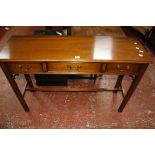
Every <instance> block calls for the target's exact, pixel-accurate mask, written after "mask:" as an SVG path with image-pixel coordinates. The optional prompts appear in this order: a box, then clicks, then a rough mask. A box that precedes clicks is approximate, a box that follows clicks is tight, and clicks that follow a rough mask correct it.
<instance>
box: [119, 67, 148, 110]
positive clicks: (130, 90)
mask: <svg viewBox="0 0 155 155" xmlns="http://www.w3.org/2000/svg"><path fill="white" fill-rule="evenodd" d="M147 67H148V64H143V65H141V66H140V69H139V72H138V74H137V75H136V76H135V79H134V80H133V82H132V83H131V86H130V88H129V90H128V91H127V93H126V95H125V97H124V99H123V101H122V103H121V105H120V107H119V108H118V112H122V111H123V109H124V108H125V106H126V104H127V103H128V100H129V99H130V97H131V95H132V94H133V92H134V90H135V89H136V87H137V85H138V84H139V82H140V80H141V78H142V76H143V74H144V72H145V70H146V68H147Z"/></svg>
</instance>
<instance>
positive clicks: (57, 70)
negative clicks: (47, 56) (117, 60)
mask: <svg viewBox="0 0 155 155" xmlns="http://www.w3.org/2000/svg"><path fill="white" fill-rule="evenodd" d="M103 66H104V65H101V63H95V62H94V63H89V62H87V63H81V62H80V63H79V62H51V63H48V64H47V68H48V72H51V73H53V74H65V73H66V74H74V73H76V74H88V73H92V74H95V73H96V74H97V73H100V72H101V70H102V72H103V71H104V69H105V67H103Z"/></svg>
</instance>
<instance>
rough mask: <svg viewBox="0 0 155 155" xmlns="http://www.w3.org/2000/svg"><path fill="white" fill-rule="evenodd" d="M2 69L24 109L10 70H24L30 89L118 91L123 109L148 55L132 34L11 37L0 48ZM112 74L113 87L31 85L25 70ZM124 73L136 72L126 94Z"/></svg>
mask: <svg viewBox="0 0 155 155" xmlns="http://www.w3.org/2000/svg"><path fill="white" fill-rule="evenodd" d="M0 62H1V66H2V69H3V71H4V73H5V75H6V77H7V79H8V80H9V82H10V85H11V86H12V88H13V90H14V91H15V93H16V95H17V97H18V99H19V100H20V103H21V104H22V106H23V107H24V109H25V111H28V110H29V109H28V107H27V105H26V103H25V100H24V98H23V96H22V95H21V93H20V91H19V89H18V87H17V84H16V83H15V80H14V79H13V76H12V74H26V75H25V77H26V80H27V82H28V85H29V88H26V90H31V91H114V92H116V91H121V92H122V95H123V96H124V99H123V101H122V103H121V105H120V107H119V109H118V111H119V112H122V111H123V109H124V107H125V105H126V104H127V102H128V100H129V99H130V97H131V95H132V93H133V92H134V90H135V88H136V86H137V85H138V83H139V81H140V79H141V77H142V75H143V73H144V71H145V70H146V68H147V66H148V64H149V63H151V62H152V61H151V57H150V55H149V54H148V52H147V51H146V49H145V48H144V47H143V46H142V45H141V44H140V43H139V42H138V41H137V40H135V39H132V38H112V37H103V36H98V37H71V36H69V37H62V36H61V37H59V36H35V37H34V36H27V37H21V36H20V37H13V38H12V39H10V41H9V42H8V43H7V44H6V45H5V46H4V47H3V48H2V49H1V50H0ZM39 73H42V74H92V75H94V74H95V75H97V74H98V75H102V74H113V75H120V76H119V77H118V80H117V82H116V85H115V88H114V89H107V88H60V87H59V88H56V87H52V88H49V87H40V88H36V87H33V84H32V81H31V78H30V76H29V75H28V74H39ZM124 75H132V76H135V78H134V80H133V82H132V84H131V87H130V88H129V90H128V92H127V94H126V95H124V93H123V89H122V85H121V83H122V80H123V77H122V76H124Z"/></svg>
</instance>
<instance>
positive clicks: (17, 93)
mask: <svg viewBox="0 0 155 155" xmlns="http://www.w3.org/2000/svg"><path fill="white" fill-rule="evenodd" d="M1 67H2V70H3V72H4V74H5V76H6V78H7V79H8V81H9V83H10V85H11V87H12V89H13V90H14V92H15V94H16V96H17V98H18V100H19V101H20V103H21V105H22V107H23V108H24V110H25V111H26V112H28V111H29V107H28V106H27V104H26V102H25V100H24V97H23V96H22V94H21V92H20V90H19V88H18V86H17V84H16V81H15V80H14V79H13V77H12V76H11V74H9V71H8V69H7V67H6V65H5V64H4V63H1Z"/></svg>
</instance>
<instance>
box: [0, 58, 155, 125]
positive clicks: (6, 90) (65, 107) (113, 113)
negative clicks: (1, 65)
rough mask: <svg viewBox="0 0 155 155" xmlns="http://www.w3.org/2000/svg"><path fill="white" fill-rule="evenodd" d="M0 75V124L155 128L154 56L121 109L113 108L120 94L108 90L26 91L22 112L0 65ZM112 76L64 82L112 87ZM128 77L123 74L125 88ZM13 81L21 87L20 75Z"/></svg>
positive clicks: (21, 78) (117, 104)
mask: <svg viewBox="0 0 155 155" xmlns="http://www.w3.org/2000/svg"><path fill="white" fill-rule="evenodd" d="M0 75H1V76H0V86H1V88H0V128H155V78H154V77H155V57H154V58H153V64H151V65H150V66H149V67H148V69H147V71H146V72H145V74H144V76H143V78H142V80H141V82H140V84H139V86H138V87H137V89H136V91H135V93H134V94H133V96H132V97H131V99H130V101H129V103H128V105H127V106H126V108H125V109H124V111H123V112H122V113H118V112H117V108H118V106H119V104H120V102H121V100H122V96H121V94H120V93H118V94H113V93H112V92H98V93H93V92H91V93H90V92H85V93H81V92H78V93H77V92H76V93H75V92H27V93H26V95H25V99H26V101H27V104H28V106H29V107H30V112H29V113H26V112H24V111H23V109H22V107H21V105H20V104H19V101H18V100H17V98H16V96H15V94H14V92H13V91H12V89H11V87H10V85H9V83H8V81H7V80H6V78H5V76H4V74H3V72H2V70H1V69H0ZM32 78H33V77H32ZM116 78H117V77H116V76H103V77H102V79H98V80H97V81H96V83H95V85H94V83H93V80H88V79H80V80H76V79H71V80H69V82H68V85H69V86H73V85H74V86H77V87H82V86H96V87H101V86H104V87H113V86H114V84H115V82H116ZM33 81H34V78H33ZM130 81H131V79H130V78H129V77H128V76H127V77H125V81H124V82H123V86H124V87H125V89H127V88H128V86H129V84H130ZM17 82H18V83H19V86H20V88H22V86H23V85H24V82H25V80H24V78H23V76H19V77H17ZM34 82H35V81H34Z"/></svg>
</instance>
